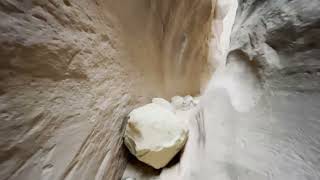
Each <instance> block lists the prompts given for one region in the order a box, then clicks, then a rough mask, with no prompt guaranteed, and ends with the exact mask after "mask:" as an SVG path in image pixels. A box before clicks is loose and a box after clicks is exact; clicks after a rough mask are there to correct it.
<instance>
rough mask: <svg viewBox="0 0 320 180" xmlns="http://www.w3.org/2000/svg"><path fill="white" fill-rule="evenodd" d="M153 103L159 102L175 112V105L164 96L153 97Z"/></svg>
mask: <svg viewBox="0 0 320 180" xmlns="http://www.w3.org/2000/svg"><path fill="white" fill-rule="evenodd" d="M152 103H154V104H158V105H160V106H161V107H163V108H165V109H167V110H169V111H172V112H174V107H173V106H172V105H171V104H170V102H168V101H167V100H165V99H163V98H153V99H152Z"/></svg>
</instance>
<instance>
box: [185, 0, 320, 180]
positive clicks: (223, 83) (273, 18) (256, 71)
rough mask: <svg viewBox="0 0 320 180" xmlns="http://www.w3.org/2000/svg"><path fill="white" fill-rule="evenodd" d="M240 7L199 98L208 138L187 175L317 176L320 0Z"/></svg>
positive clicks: (306, 179)
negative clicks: (225, 47)
mask: <svg viewBox="0 0 320 180" xmlns="http://www.w3.org/2000/svg"><path fill="white" fill-rule="evenodd" d="M238 4H239V6H238V10H237V14H236V16H235V23H234V26H233V29H232V33H231V39H230V46H229V48H228V50H227V51H226V52H225V54H226V58H225V59H222V61H221V62H222V63H220V66H218V67H217V68H216V72H215V74H214V75H213V77H212V80H211V82H210V84H209V85H208V89H207V92H206V93H205V95H204V96H203V97H202V99H201V103H200V104H201V106H202V108H203V109H204V120H205V124H206V126H205V132H206V139H207V141H206V144H205V146H206V148H205V150H204V151H203V152H204V153H203V154H205V155H204V156H203V157H200V156H199V158H201V159H202V161H201V160H199V162H201V163H199V164H198V165H197V166H200V167H201V168H200V170H198V171H196V172H195V173H194V176H193V177H192V178H190V179H208V177H210V179H219V180H257V179H259V180H284V179H291V180H311V179H319V178H320V161H319V156H320V139H319V132H320V112H319V108H320V93H319V92H320V91H319V90H320V76H319V67H320V66H319V65H320V61H319V59H320V41H319V37H320V24H319V22H320V16H319V14H320V8H319V7H320V1H318V0H310V1H301V0H292V1H285V0H269V1H260V0H249V1H244V0H240V1H239V2H238ZM220 60H221V59H220ZM217 61H218V60H217ZM195 169H196V167H195Z"/></svg>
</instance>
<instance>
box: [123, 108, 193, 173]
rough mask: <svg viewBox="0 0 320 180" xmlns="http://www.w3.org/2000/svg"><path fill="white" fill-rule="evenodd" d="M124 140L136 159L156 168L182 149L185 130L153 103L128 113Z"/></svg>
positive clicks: (172, 116)
mask: <svg viewBox="0 0 320 180" xmlns="http://www.w3.org/2000/svg"><path fill="white" fill-rule="evenodd" d="M129 117H130V118H129V120H128V124H127V126H126V130H125V135H124V143H125V144H126V146H127V147H128V149H129V150H130V152H131V153H132V154H133V155H135V156H136V157H137V158H138V159H139V160H140V161H142V162H144V163H146V164H148V165H150V166H152V167H154V168H156V169H160V168H162V167H164V166H166V165H167V164H168V163H169V161H170V160H171V159H172V158H173V157H174V156H175V155H176V154H177V153H178V152H179V151H180V150H181V149H182V147H183V146H184V144H185V143H186V141H187V137H188V131H187V130H186V129H185V127H184V126H183V123H181V121H182V120H179V119H178V117H177V116H176V115H175V114H174V112H173V111H170V109H167V108H165V107H163V106H162V105H159V104H156V103H150V104H147V105H144V106H142V107H139V108H136V109H134V110H133V111H132V112H131V113H130V114H129Z"/></svg>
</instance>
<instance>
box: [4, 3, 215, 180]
mask: <svg viewBox="0 0 320 180" xmlns="http://www.w3.org/2000/svg"><path fill="white" fill-rule="evenodd" d="M210 15H211V2H210V1H209V0H196V1H194V0H186V1H171V0H164V1H150V0H142V1H131V0H121V1H111V0H94V1H92V0H47V1H44V0H32V1H18V0H2V1H1V2H0V17H1V20H0V59H1V63H0V177H1V178H0V179H5V180H7V179H8V180H46V179H47V180H49V179H50V180H58V179H59V180H62V179H68V180H90V179H95V180H102V179H108V180H113V179H115V180H116V179H119V178H120V177H121V174H122V171H123V169H124V167H125V158H124V152H123V151H124V149H123V147H122V136H123V132H124V122H125V120H126V119H125V117H126V116H127V114H128V113H129V112H130V111H131V110H132V109H133V108H135V107H137V106H139V105H141V104H145V103H146V102H148V101H150V99H151V97H159V96H160V97H166V96H168V97H171V96H173V94H176V93H179V94H194V93H198V92H199V91H200V80H201V78H202V77H203V74H202V72H204V71H205V69H206V68H205V67H206V57H207V43H206V41H207V37H208V36H209V31H210ZM173 84H176V86H173Z"/></svg>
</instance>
